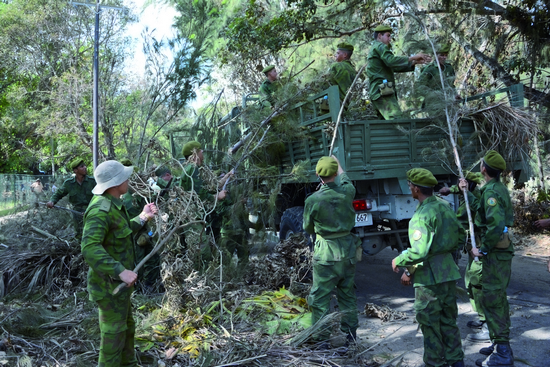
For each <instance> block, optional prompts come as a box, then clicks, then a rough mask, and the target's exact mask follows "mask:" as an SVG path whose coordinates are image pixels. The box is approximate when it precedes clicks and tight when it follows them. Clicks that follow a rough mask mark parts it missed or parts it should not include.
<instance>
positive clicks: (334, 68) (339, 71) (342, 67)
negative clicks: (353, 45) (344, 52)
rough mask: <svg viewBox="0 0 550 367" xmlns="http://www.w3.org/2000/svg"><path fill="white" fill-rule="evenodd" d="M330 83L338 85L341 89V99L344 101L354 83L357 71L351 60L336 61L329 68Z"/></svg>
mask: <svg viewBox="0 0 550 367" xmlns="http://www.w3.org/2000/svg"><path fill="white" fill-rule="evenodd" d="M328 72H329V83H330V84H331V85H337V86H338V89H339V91H340V100H341V101H343V100H344V98H346V93H347V92H348V89H349V87H350V86H351V84H352V83H353V80H354V79H355V76H356V75H357V71H356V70H355V67H354V66H353V64H352V63H351V61H349V60H344V61H341V62H335V63H334V64H332V65H331V66H330V69H329V71H328Z"/></svg>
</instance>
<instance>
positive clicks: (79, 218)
mask: <svg viewBox="0 0 550 367" xmlns="http://www.w3.org/2000/svg"><path fill="white" fill-rule="evenodd" d="M73 210H76V211H77V212H82V214H84V212H85V211H86V208H74V209H73ZM71 215H72V216H73V225H74V232H75V236H76V238H79V239H80V238H82V231H83V230H84V215H78V214H75V213H71Z"/></svg>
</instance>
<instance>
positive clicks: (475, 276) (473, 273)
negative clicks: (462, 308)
mask: <svg viewBox="0 0 550 367" xmlns="http://www.w3.org/2000/svg"><path fill="white" fill-rule="evenodd" d="M466 180H467V181H468V187H469V190H470V191H471V192H472V194H473V198H474V199H475V200H474V201H469V204H470V212H471V214H472V218H473V219H474V220H475V214H476V212H477V209H478V207H479V198H480V197H481V192H480V190H479V188H477V185H479V184H480V183H481V182H482V181H483V175H482V174H481V173H479V172H467V173H466ZM439 193H440V194H441V195H445V196H446V195H449V194H451V193H452V194H458V195H460V196H459V200H460V206H459V207H458V210H457V212H456V217H457V219H458V221H459V222H460V224H461V226H462V228H463V229H464V231H465V232H466V236H465V238H464V241H461V242H462V244H461V249H462V251H464V253H468V265H467V266H466V271H465V274H464V283H465V285H466V289H467V290H468V296H469V298H470V304H471V305H472V310H473V311H474V312H476V313H477V314H478V320H474V321H468V324H467V326H468V327H470V328H481V327H483V328H485V326H484V325H485V314H484V313H483V308H482V307H481V271H482V269H483V268H482V262H481V261H474V257H473V256H472V254H471V253H470V250H471V249H472V243H471V242H470V225H469V222H468V213H467V212H466V204H465V201H464V196H463V195H462V190H460V188H459V187H458V185H453V186H451V187H450V188H448V187H444V188H442V189H441V190H439ZM474 231H475V232H476V233H477V230H475V229H474ZM482 333H483V334H482ZM485 334H486V335H485ZM472 339H473V340H472ZM469 340H472V341H488V340H489V331H488V330H487V331H486V332H485V329H484V331H482V332H481V333H476V334H471V335H470V336H469Z"/></svg>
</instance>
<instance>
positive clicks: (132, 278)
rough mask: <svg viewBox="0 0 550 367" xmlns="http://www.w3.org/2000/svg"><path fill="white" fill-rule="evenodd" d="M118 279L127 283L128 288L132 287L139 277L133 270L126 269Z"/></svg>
mask: <svg viewBox="0 0 550 367" xmlns="http://www.w3.org/2000/svg"><path fill="white" fill-rule="evenodd" d="M118 277H119V278H120V280H122V281H123V282H124V283H126V284H127V285H128V287H131V286H133V285H134V284H135V283H136V281H137V277H138V275H137V274H136V273H134V272H133V271H131V270H128V269H124V271H123V272H122V273H120V274H118Z"/></svg>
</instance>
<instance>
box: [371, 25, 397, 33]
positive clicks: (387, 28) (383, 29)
mask: <svg viewBox="0 0 550 367" xmlns="http://www.w3.org/2000/svg"><path fill="white" fill-rule="evenodd" d="M374 31H375V32H393V29H392V27H390V26H389V25H385V24H380V25H379V26H378V27H376V28H374Z"/></svg>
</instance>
